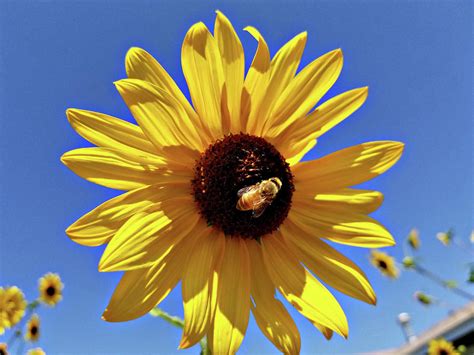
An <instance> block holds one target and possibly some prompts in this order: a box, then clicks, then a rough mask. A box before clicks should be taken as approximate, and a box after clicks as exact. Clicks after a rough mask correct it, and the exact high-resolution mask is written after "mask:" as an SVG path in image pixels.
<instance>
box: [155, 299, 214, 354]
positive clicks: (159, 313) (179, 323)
mask: <svg viewBox="0 0 474 355" xmlns="http://www.w3.org/2000/svg"><path fill="white" fill-rule="evenodd" d="M150 314H151V315H152V316H154V317H160V318H161V319H164V320H165V321H167V322H168V323H170V324H172V325H174V326H175V327H178V328H181V329H183V328H184V321H183V320H182V319H181V318H179V317H176V316H172V315H171V314H169V313H167V312H165V311H163V310H161V309H160V308H158V307H155V308H153V310H152V311H151V312H150ZM199 345H200V346H201V353H200V354H201V355H211V351H210V350H209V348H208V346H207V340H206V339H205V338H203V339H201V341H200V342H199Z"/></svg>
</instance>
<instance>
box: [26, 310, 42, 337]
mask: <svg viewBox="0 0 474 355" xmlns="http://www.w3.org/2000/svg"><path fill="white" fill-rule="evenodd" d="M39 337H40V319H39V316H38V315H37V314H33V316H32V317H31V318H30V320H29V321H28V323H27V324H26V334H25V340H26V341H38V339H39Z"/></svg>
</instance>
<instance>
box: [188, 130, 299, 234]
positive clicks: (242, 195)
mask: <svg viewBox="0 0 474 355" xmlns="http://www.w3.org/2000/svg"><path fill="white" fill-rule="evenodd" d="M191 182H192V186H193V192H194V199H195V201H196V203H197V204H198V206H199V209H200V213H201V215H202V216H203V218H205V219H206V221H207V223H208V224H209V225H210V226H214V227H216V228H219V229H221V230H222V231H223V232H224V234H226V235H228V236H240V237H243V238H254V239H259V238H260V237H262V236H263V235H265V234H269V233H272V232H273V231H275V230H276V229H277V228H278V227H279V226H280V224H281V223H282V222H283V221H284V220H285V218H286V216H287V215H288V212H289V210H290V207H291V197H292V195H293V191H294V185H293V176H292V174H291V171H290V167H289V165H288V163H286V161H285V158H283V156H282V155H281V154H280V153H279V152H278V151H277V150H276V148H275V147H274V146H273V145H272V144H270V143H268V142H267V141H266V140H265V139H263V138H261V137H255V136H251V135H248V134H242V133H241V134H230V135H228V136H225V137H224V138H223V139H221V140H218V141H216V142H214V143H213V144H211V145H210V146H209V147H208V148H207V150H206V151H205V152H204V153H202V154H201V158H200V160H199V161H197V163H196V166H195V168H194V179H193V180H192V181H191ZM238 205H239V206H238Z"/></svg>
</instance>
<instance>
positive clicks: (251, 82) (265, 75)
mask: <svg viewBox="0 0 474 355" xmlns="http://www.w3.org/2000/svg"><path fill="white" fill-rule="evenodd" d="M244 30H245V31H247V32H248V33H250V34H251V35H252V36H253V37H254V38H255V39H256V40H257V41H258V46H257V50H256V51H255V55H254V57H253V60H252V64H251V65H250V68H249V70H248V72H247V76H246V77H245V81H244V90H243V91H242V112H241V126H242V130H243V131H244V132H248V133H250V134H253V133H254V132H253V130H254V129H255V127H256V124H257V122H256V121H255V119H258V117H257V116H256V115H255V114H253V115H251V116H252V118H253V119H254V121H252V122H251V121H248V120H249V115H250V112H251V111H253V112H258V108H259V106H260V104H261V102H262V100H263V99H264V97H265V93H266V88H267V84H268V80H269V79H270V70H269V69H270V50H269V49H268V45H267V42H265V39H264V38H263V36H262V35H261V34H260V32H258V30H257V29H256V28H254V27H251V26H248V27H245V28H244Z"/></svg>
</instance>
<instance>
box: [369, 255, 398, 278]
mask: <svg viewBox="0 0 474 355" xmlns="http://www.w3.org/2000/svg"><path fill="white" fill-rule="evenodd" d="M370 262H371V263H372V265H374V266H375V267H376V268H377V269H379V270H380V272H381V273H382V274H384V275H385V276H387V277H390V278H391V279H396V278H397V277H398V274H399V271H398V269H397V267H396V266H395V259H394V258H393V257H391V256H390V255H388V254H386V253H384V252H382V251H378V250H372V251H371V253H370Z"/></svg>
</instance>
